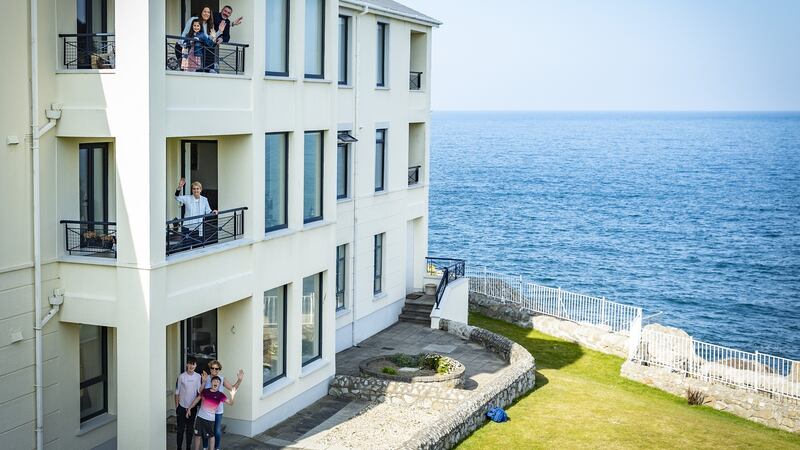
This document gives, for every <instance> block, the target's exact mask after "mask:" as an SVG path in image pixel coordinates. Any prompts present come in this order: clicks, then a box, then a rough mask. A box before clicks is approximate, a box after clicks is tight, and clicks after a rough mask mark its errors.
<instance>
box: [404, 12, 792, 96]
mask: <svg viewBox="0 0 800 450" xmlns="http://www.w3.org/2000/svg"><path fill="white" fill-rule="evenodd" d="M399 1H400V2H401V3H403V4H405V5H407V6H409V7H411V8H414V9H417V10H418V11H421V12H423V13H425V14H427V15H430V16H433V17H435V18H437V19H439V20H440V21H442V22H444V25H442V26H441V27H440V28H439V29H436V30H434V36H433V100H432V102H433V105H432V106H433V109H434V110H573V111H574V110H681V111H689V110H793V111H797V110H800V0H760V1H756V0H726V1H722V0H717V1H710V0H706V1H703V0H695V1H689V0H660V1H655V0H613V1H611V0H606V1H603V0H594V1H590V0H548V1H540V0H528V1H523V0H505V1H497V2H489V1H485V0H399Z"/></svg>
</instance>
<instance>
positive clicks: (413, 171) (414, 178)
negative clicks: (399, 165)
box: [408, 166, 422, 186]
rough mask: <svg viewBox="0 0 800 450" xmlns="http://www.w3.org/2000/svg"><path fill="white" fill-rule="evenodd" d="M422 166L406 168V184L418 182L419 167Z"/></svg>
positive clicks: (410, 184) (411, 184)
mask: <svg viewBox="0 0 800 450" xmlns="http://www.w3.org/2000/svg"><path fill="white" fill-rule="evenodd" d="M420 167H422V166H411V167H409V168H408V185H409V186H413V185H415V184H417V183H419V169H420Z"/></svg>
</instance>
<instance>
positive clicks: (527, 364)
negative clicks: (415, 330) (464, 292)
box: [402, 320, 536, 450]
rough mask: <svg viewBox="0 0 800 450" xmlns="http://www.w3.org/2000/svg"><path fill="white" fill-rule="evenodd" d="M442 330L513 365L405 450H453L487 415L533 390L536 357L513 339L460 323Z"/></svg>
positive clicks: (444, 324)
mask: <svg viewBox="0 0 800 450" xmlns="http://www.w3.org/2000/svg"><path fill="white" fill-rule="evenodd" d="M439 328H440V329H442V330H445V331H448V332H449V333H452V334H455V335H456V336H460V337H462V338H465V339H468V340H470V341H472V342H475V343H479V344H481V345H483V346H485V347H486V348H487V349H489V350H491V351H493V352H495V353H497V354H498V355H500V357H501V358H503V360H505V361H507V362H508V363H509V366H508V367H506V368H505V369H504V370H503V372H502V373H501V374H500V375H499V376H497V377H496V378H495V379H493V380H492V381H490V382H488V383H487V384H485V385H483V386H482V387H481V388H480V389H479V391H478V392H476V393H473V394H472V395H470V396H469V397H468V398H467V399H466V400H465V401H463V402H459V404H458V407H457V408H450V409H449V410H447V411H445V412H444V414H443V415H442V416H441V417H440V418H439V419H438V420H436V421H435V422H434V423H432V424H431V425H430V426H428V427H427V428H425V429H424V430H422V431H420V432H418V433H417V434H416V435H415V436H414V437H412V438H411V439H410V440H408V441H407V442H406V443H405V444H404V445H403V447H402V448H403V449H424V450H440V449H449V448H453V447H455V446H456V444H458V443H459V442H461V441H462V440H464V439H465V438H466V437H467V436H469V435H470V433H472V432H473V431H475V430H476V429H477V428H478V427H480V426H481V425H482V424H483V423H484V422H485V421H486V413H487V412H488V411H489V409H491V408H492V407H494V406H500V407H503V408H505V407H507V406H508V405H510V404H511V403H512V402H513V401H514V400H516V399H517V398H519V397H520V396H522V395H524V394H525V393H527V392H528V391H530V390H531V389H533V386H534V383H535V377H536V375H535V373H536V363H535V361H534V359H533V356H531V354H530V353H529V352H528V351H527V350H525V348H524V347H522V346H521V345H519V344H517V343H515V342H513V341H511V340H510V339H508V338H506V337H504V336H500V335H498V334H495V333H492V332H490V331H487V330H484V329H483V328H478V327H472V326H469V325H466V324H463V323H459V322H450V321H448V320H442V321H441V322H440V323H439Z"/></svg>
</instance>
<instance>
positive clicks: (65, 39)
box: [58, 33, 116, 69]
mask: <svg viewBox="0 0 800 450" xmlns="http://www.w3.org/2000/svg"><path fill="white" fill-rule="evenodd" d="M58 37H59V38H60V39H61V46H62V53H63V55H64V68H65V69H113V68H114V59H115V56H114V54H115V51H116V47H115V46H114V34H112V33H90V34H59V35H58Z"/></svg>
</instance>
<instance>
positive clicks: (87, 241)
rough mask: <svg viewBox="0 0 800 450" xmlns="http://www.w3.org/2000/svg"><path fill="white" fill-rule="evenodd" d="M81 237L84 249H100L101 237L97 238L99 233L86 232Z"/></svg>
mask: <svg viewBox="0 0 800 450" xmlns="http://www.w3.org/2000/svg"><path fill="white" fill-rule="evenodd" d="M81 236H82V238H83V246H84V247H100V245H101V241H100V237H98V236H97V232H95V231H94V230H88V231H84V232H83V234H82V235H81Z"/></svg>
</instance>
